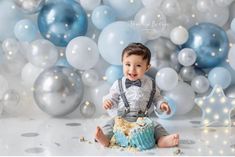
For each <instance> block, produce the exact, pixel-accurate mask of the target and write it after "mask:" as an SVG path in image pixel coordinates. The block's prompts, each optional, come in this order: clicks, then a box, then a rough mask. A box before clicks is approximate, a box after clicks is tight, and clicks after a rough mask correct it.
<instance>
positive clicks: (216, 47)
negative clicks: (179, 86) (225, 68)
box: [182, 23, 229, 68]
mask: <svg viewBox="0 0 235 157" xmlns="http://www.w3.org/2000/svg"><path fill="white" fill-rule="evenodd" d="M182 47H183V48H192V49H193V50H194V51H195V52H196V54H197V60H196V64H195V65H196V66H198V67H200V68H211V67H215V66H216V65H218V64H220V63H221V62H222V61H224V60H225V59H226V57H227V54H228V50H229V41H228V37H227V34H226V32H225V31H224V30H223V29H222V28H221V27H219V26H217V25H215V24H212V23H201V24H199V25H194V26H193V27H191V28H190V29H189V39H188V41H187V42H186V43H185V44H184V45H182Z"/></svg>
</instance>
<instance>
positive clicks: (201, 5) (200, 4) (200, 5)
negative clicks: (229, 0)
mask: <svg viewBox="0 0 235 157" xmlns="http://www.w3.org/2000/svg"><path fill="white" fill-rule="evenodd" d="M213 3H214V2H213V0H197V1H196V8H197V10H198V11H200V12H206V11H208V10H209V9H210V7H211V6H212V5H213Z"/></svg>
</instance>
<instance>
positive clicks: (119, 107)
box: [103, 76, 166, 117]
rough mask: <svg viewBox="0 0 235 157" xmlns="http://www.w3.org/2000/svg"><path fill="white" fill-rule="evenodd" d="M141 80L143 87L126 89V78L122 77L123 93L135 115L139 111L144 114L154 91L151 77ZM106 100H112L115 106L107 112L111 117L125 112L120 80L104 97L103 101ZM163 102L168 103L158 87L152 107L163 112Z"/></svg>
mask: <svg viewBox="0 0 235 157" xmlns="http://www.w3.org/2000/svg"><path fill="white" fill-rule="evenodd" d="M140 80H141V87H138V86H134V85H132V86H131V87H129V88H126V86H125V81H126V77H122V87H123V91H124V93H125V96H126V98H127V101H128V103H129V105H130V111H131V112H132V113H134V114H137V113H138V111H142V112H144V111H145V110H146V106H147V104H148V101H149V98H150V94H151V91H152V79H151V78H150V77H148V76H144V77H143V78H141V79H140ZM106 99H109V100H111V101H112V104H113V106H112V108H111V109H110V110H107V111H108V113H109V115H110V116H112V117H115V116H117V115H118V111H124V109H125V104H124V102H123V100H122V98H121V96H120V89H119V86H118V80H116V81H115V82H114V83H113V85H112V87H111V88H110V91H109V94H108V95H106V96H104V97H103V101H104V100H106ZM163 102H166V101H165V100H164V99H163V97H162V96H161V95H160V91H159V89H158V88H157V87H156V93H155V95H154V98H153V102H152V105H151V106H154V109H155V110H157V112H161V111H160V104H161V103H163ZM149 113H150V112H149Z"/></svg>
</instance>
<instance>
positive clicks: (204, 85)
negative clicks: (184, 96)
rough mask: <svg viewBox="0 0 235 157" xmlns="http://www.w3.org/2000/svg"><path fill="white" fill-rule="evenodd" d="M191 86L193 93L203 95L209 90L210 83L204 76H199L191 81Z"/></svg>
mask: <svg viewBox="0 0 235 157" xmlns="http://www.w3.org/2000/svg"><path fill="white" fill-rule="evenodd" d="M191 86H192V87H193V89H194V91H195V92H197V93H205V92H206V91H207V90H208V89H209V87H210V83H209V81H208V79H207V78H206V77H205V76H202V75H199V76H196V77H195V78H194V79H193V80H192V82H191Z"/></svg>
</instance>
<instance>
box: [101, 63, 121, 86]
mask: <svg viewBox="0 0 235 157" xmlns="http://www.w3.org/2000/svg"><path fill="white" fill-rule="evenodd" d="M105 76H106V77H107V81H108V83H110V84H113V83H114V82H115V81H116V80H118V79H119V78H121V77H122V76H123V70H122V66H119V65H111V66H109V67H108V68H107V69H106V71H105Z"/></svg>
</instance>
